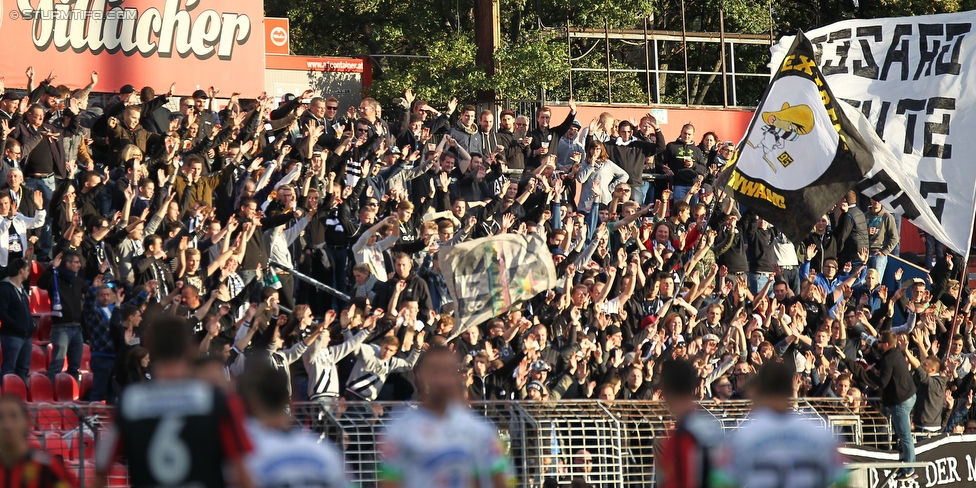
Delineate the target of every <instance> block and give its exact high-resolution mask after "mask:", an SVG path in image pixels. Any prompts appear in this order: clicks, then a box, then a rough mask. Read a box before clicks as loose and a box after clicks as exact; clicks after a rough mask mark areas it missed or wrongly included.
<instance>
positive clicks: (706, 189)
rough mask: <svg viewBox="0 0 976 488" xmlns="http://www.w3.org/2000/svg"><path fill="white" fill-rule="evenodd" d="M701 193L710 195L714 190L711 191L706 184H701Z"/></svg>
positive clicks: (709, 186) (710, 187)
mask: <svg viewBox="0 0 976 488" xmlns="http://www.w3.org/2000/svg"><path fill="white" fill-rule="evenodd" d="M701 192H702V193H704V194H705V195H711V194H712V193H714V192H715V190H714V189H712V185H709V184H708V183H703V184H702V186H701Z"/></svg>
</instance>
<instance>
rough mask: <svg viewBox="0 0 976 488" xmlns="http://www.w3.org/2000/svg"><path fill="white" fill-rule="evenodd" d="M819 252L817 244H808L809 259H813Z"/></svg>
mask: <svg viewBox="0 0 976 488" xmlns="http://www.w3.org/2000/svg"><path fill="white" fill-rule="evenodd" d="M818 252H819V251H818V250H817V245H816V244H810V245H809V246H807V251H806V256H807V261H812V260H813V257H814V256H816V255H817V253H818Z"/></svg>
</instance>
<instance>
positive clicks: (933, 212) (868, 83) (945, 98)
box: [770, 11, 976, 252]
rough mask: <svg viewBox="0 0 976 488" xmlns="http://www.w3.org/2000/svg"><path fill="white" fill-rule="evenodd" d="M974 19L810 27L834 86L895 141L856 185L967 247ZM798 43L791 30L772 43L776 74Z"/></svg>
mask: <svg viewBox="0 0 976 488" xmlns="http://www.w3.org/2000/svg"><path fill="white" fill-rule="evenodd" d="M974 25H976V11H967V12H956V13H950V14H938V15H921V16H917V17H899V18H888V19H854V20H845V21H842V22H837V23H835V24H831V25H828V26H826V27H821V28H818V29H816V30H812V31H810V32H807V33H806V35H807V37H808V38H809V39H810V42H811V43H812V44H813V46H814V51H815V52H816V56H817V59H816V61H817V65H818V66H819V67H820V68H821V70H822V71H823V74H824V76H825V77H826V79H827V81H828V82H829V83H830V86H831V87H832V88H833V93H834V95H836V96H837V97H840V99H841V100H843V101H844V102H847V103H850V104H851V105H853V106H854V107H855V108H857V110H858V111H859V112H860V113H861V114H863V117H864V118H866V119H867V121H868V122H869V126H870V127H871V128H872V130H873V132H874V133H875V134H876V135H877V137H876V138H874V139H876V140H879V141H882V143H883V144H884V146H887V148H888V150H889V151H887V152H886V153H885V154H883V155H881V154H879V152H878V151H874V156H875V160H876V163H877V164H876V165H875V167H874V169H873V170H871V172H869V173H868V175H867V177H866V178H865V180H864V181H862V182H861V183H860V184H859V185H858V189H859V190H860V191H861V192H862V193H864V194H866V195H869V196H871V197H872V198H875V199H877V200H878V201H880V202H881V203H882V204H883V205H884V206H885V207H886V208H887V209H888V210H889V211H891V212H892V213H894V214H896V215H900V216H903V217H905V218H907V219H909V220H911V221H912V223H914V224H915V225H916V226H918V228H920V229H922V230H924V231H926V232H928V233H929V234H932V235H933V236H934V237H935V238H936V239H938V240H939V241H940V242H942V243H943V244H946V245H947V246H949V247H951V248H952V249H954V250H956V251H957V252H965V251H967V250H968V247H969V240H970V236H971V235H972V232H973V214H974V213H976V165H974V164H972V161H971V160H970V159H969V158H971V157H972V155H973V154H976V137H973V136H972V134H970V131H969V129H970V127H972V126H973V123H974V121H976V110H974V108H976V90H973V86H976V35H973V30H974V29H973V27H974ZM792 44H793V37H784V38H783V39H782V40H781V41H780V42H779V43H778V44H777V45H775V46H773V48H772V49H771V51H772V62H771V63H770V69H771V70H772V71H773V72H774V73H776V72H778V70H779V66H780V64H781V63H782V60H783V58H784V57H785V56H786V51H787V49H788V48H789V47H790V46H791V45H792ZM852 120H854V119H853V118H852ZM861 134H862V135H863V136H865V138H867V135H866V131H864V130H862V131H861Z"/></svg>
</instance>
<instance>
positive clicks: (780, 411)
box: [712, 363, 847, 488]
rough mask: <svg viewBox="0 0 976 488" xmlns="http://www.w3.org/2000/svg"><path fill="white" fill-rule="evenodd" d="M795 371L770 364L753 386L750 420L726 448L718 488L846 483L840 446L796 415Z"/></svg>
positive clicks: (818, 486) (810, 487)
mask: <svg viewBox="0 0 976 488" xmlns="http://www.w3.org/2000/svg"><path fill="white" fill-rule="evenodd" d="M794 374H795V373H794V371H793V369H792V368H791V367H790V366H789V365H787V364H786V363H768V364H766V365H765V366H763V368H762V369H760V370H759V374H758V375H757V377H756V379H755V384H754V385H753V396H754V398H755V401H756V407H755V408H754V409H753V411H752V415H750V419H749V420H748V421H747V422H746V423H745V424H743V426H742V427H741V428H739V429H738V430H737V431H735V432H734V433H733V434H732V436H731V437H730V438H729V439H728V441H727V443H726V444H725V445H724V446H722V448H721V450H720V452H721V455H720V456H719V457H718V460H717V463H716V464H717V469H716V470H714V471H713V473H712V478H713V480H712V481H713V485H715V486H729V487H742V486H747V487H749V488H767V487H769V488H773V487H780V486H789V487H796V488H800V487H803V488H826V487H829V486H835V485H837V486H842V485H843V484H844V482H845V480H846V478H847V470H846V469H845V468H844V463H843V458H842V456H841V455H840V452H839V451H838V448H839V447H840V443H838V442H837V440H836V439H834V436H833V435H832V434H831V433H830V431H828V430H826V429H824V428H823V427H821V426H820V424H818V423H817V422H815V421H813V420H805V419H803V418H802V417H800V416H799V415H797V414H795V413H793V411H792V408H791V396H792V394H793V391H792V390H793V376H794Z"/></svg>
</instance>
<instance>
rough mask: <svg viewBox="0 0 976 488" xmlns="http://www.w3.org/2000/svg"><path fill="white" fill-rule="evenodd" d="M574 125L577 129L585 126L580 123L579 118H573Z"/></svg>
mask: <svg viewBox="0 0 976 488" xmlns="http://www.w3.org/2000/svg"><path fill="white" fill-rule="evenodd" d="M573 127H576V128H577V129H579V128H581V127H583V126H582V125H581V124H580V122H579V121H578V120H576V119H573Z"/></svg>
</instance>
